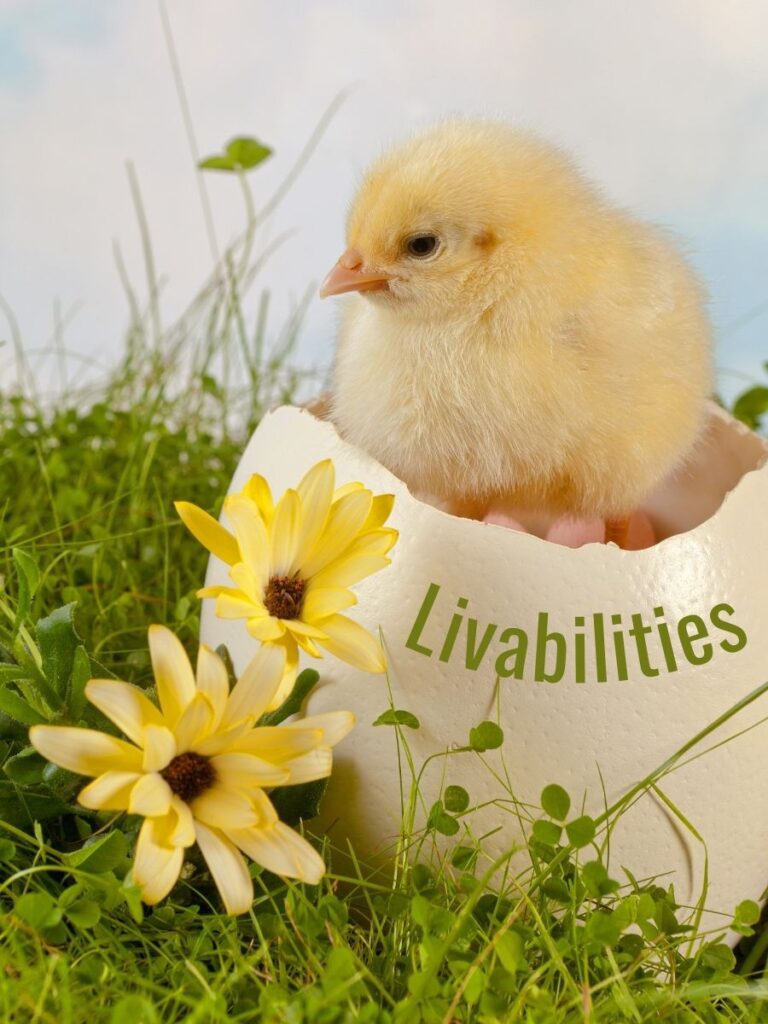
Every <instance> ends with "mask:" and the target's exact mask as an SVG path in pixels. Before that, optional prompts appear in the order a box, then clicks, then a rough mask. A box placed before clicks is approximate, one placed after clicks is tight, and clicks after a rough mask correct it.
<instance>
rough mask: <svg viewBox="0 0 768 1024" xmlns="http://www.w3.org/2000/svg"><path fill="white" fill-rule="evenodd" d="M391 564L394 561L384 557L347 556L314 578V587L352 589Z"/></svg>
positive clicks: (332, 563)
mask: <svg viewBox="0 0 768 1024" xmlns="http://www.w3.org/2000/svg"><path fill="white" fill-rule="evenodd" d="M391 564H392V560H391V559H390V558H385V557H384V555H352V556H350V557H349V558H348V557H347V556H346V555H345V556H344V558H340V559H338V561H336V562H331V564H330V565H328V566H326V567H325V569H323V570H322V572H319V573H317V574H316V575H315V576H313V577H312V585H313V586H317V587H350V586H352V584H353V583H359V582H360V580H364V579H365V578H366V576H372V575H373V573H375V572H378V571H379V570H380V569H386V567H387V566H388V565H391Z"/></svg>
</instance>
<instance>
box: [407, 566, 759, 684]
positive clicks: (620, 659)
mask: <svg viewBox="0 0 768 1024" xmlns="http://www.w3.org/2000/svg"><path fill="white" fill-rule="evenodd" d="M440 591H441V586H440V585H439V584H438V583H430V585H429V587H428V589H427V592H426V594H425V596H424V600H423V601H422V603H421V607H420V608H419V611H418V614H417V615H416V619H415V620H414V623H413V626H412V628H411V631H410V634H409V636H408V639H407V640H406V642H405V646H406V647H407V648H408V649H409V650H411V651H415V652H416V653H417V654H421V655H423V656H424V657H426V658H432V657H435V656H436V657H437V659H438V660H439V661H442V662H450V661H452V660H456V659H458V660H462V659H463V661H464V665H465V666H466V668H468V669H469V670H470V671H472V672H477V671H478V670H479V669H480V668H483V669H485V670H491V667H492V671H493V672H494V673H495V675H497V676H500V677H501V678H513V679H529V678H531V677H532V678H533V679H534V681H535V682H539V683H559V682H560V681H561V680H562V679H564V678H566V675H568V676H569V678H570V679H571V680H572V681H573V682H575V683H586V682H587V681H590V682H593V681H594V682H598V683H607V682H609V681H619V682H625V681H627V680H629V679H630V678H633V677H637V676H638V675H642V676H647V677H652V676H658V675H660V674H662V673H665V672H667V673H669V672H677V671H678V669H679V668H680V667H681V666H682V665H686V664H687V665H705V664H706V663H707V662H708V661H711V660H712V658H713V657H715V656H716V655H717V653H718V651H724V652H725V653H726V654H734V653H735V652H737V651H741V650H743V648H744V647H746V645H747V634H746V632H745V631H744V629H742V627H741V626H739V625H737V624H736V622H734V621H733V616H734V615H735V611H734V609H733V608H732V607H731V605H729V604H726V603H724V602H723V603H721V604H716V605H714V607H712V608H711V609H710V610H709V611H708V612H706V613H705V614H691V615H683V616H682V617H681V618H680V619H678V620H677V622H674V623H669V622H667V620H666V617H665V613H664V609H663V608H662V607H661V606H658V607H656V608H653V609H652V612H651V613H650V614H647V613H646V614H645V615H644V614H642V613H641V612H636V613H634V614H632V615H624V616H622V615H620V614H607V613H605V612H602V611H599V612H591V613H590V614H585V615H576V616H575V617H574V620H573V626H572V628H568V629H565V628H563V625H562V624H561V623H556V624H555V625H557V626H559V628H557V629H555V628H553V623H552V622H551V621H550V615H549V613H548V612H544V611H540V612H539V613H538V615H537V617H536V625H535V627H534V628H533V629H531V630H526V629H523V628H522V627H521V626H505V627H500V626H499V624H498V623H495V622H489V623H487V624H485V625H481V624H480V622H479V620H478V619H477V618H474V617H473V616H472V615H470V614H469V612H468V609H469V601H468V600H467V598H465V597H459V598H458V599H457V601H456V609H457V610H456V611H455V612H454V613H453V615H452V617H451V620H450V622H449V624H448V627H447V629H445V628H440V627H438V625H437V620H438V618H439V619H441V620H442V621H443V622H444V621H445V617H444V615H438V614H437V611H438V608H436V606H437V605H438V598H439V596H440ZM439 610H440V611H443V610H444V609H439Z"/></svg>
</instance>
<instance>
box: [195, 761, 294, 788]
mask: <svg viewBox="0 0 768 1024" xmlns="http://www.w3.org/2000/svg"><path fill="white" fill-rule="evenodd" d="M211 764H212V765H213V767H214V768H215V770H216V778H217V779H218V780H219V782H220V783H221V784H222V786H225V787H226V788H227V789H243V790H245V791H246V792H248V791H249V790H252V789H254V787H256V786H281V785H282V784H283V783H284V782H287V781H288V771H287V770H286V769H285V768H283V767H282V766H281V765H276V764H270V762H269V761H265V760H264V759H263V758H261V757H256V756H254V755H253V754H242V753H226V754H217V755H216V756H215V757H212V758H211Z"/></svg>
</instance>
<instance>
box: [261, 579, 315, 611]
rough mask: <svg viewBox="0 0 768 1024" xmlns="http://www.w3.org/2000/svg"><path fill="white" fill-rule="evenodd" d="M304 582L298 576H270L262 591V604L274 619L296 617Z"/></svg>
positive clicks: (301, 599)
mask: <svg viewBox="0 0 768 1024" xmlns="http://www.w3.org/2000/svg"><path fill="white" fill-rule="evenodd" d="M305 586H306V583H305V582H304V580H302V579H299V577H298V576H272V577H271V578H270V581H269V583H268V584H267V588H266V590H265V591H264V604H265V606H266V609H267V611H268V612H269V614H270V615H271V616H273V618H275V619H298V617H299V613H300V612H301V602H302V601H303V600H304V587H305Z"/></svg>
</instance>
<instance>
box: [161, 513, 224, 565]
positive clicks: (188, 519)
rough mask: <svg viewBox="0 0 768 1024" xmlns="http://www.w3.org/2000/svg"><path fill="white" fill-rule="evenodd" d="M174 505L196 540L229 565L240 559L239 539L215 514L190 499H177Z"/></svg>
mask: <svg viewBox="0 0 768 1024" xmlns="http://www.w3.org/2000/svg"><path fill="white" fill-rule="evenodd" d="M173 506H174V508H175V509H176V511H177V512H178V514H179V518H180V519H181V521H182V523H184V525H185V526H186V528H187V529H188V530H189V532H190V533H191V534H192V536H193V537H194V538H195V540H199V541H200V543H201V544H202V545H203V547H204V548H207V549H208V551H210V552H211V554H212V555H215V556H216V557H217V558H220V559H221V561H222V562H226V563H227V564H228V565H232V563H233V562H239V561H240V548H239V547H238V544H237V541H236V540H235V538H234V537H233V536H232V534H231V533H230V532H229V530H225V529H224V527H223V526H222V525H221V523H218V522H217V521H216V520H215V519H214V518H213V516H210V515H208V513H207V512H205V511H203V509H201V508H198V507H197V505H192V504H191V503H190V502H188V501H175V502H174V503H173Z"/></svg>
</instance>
